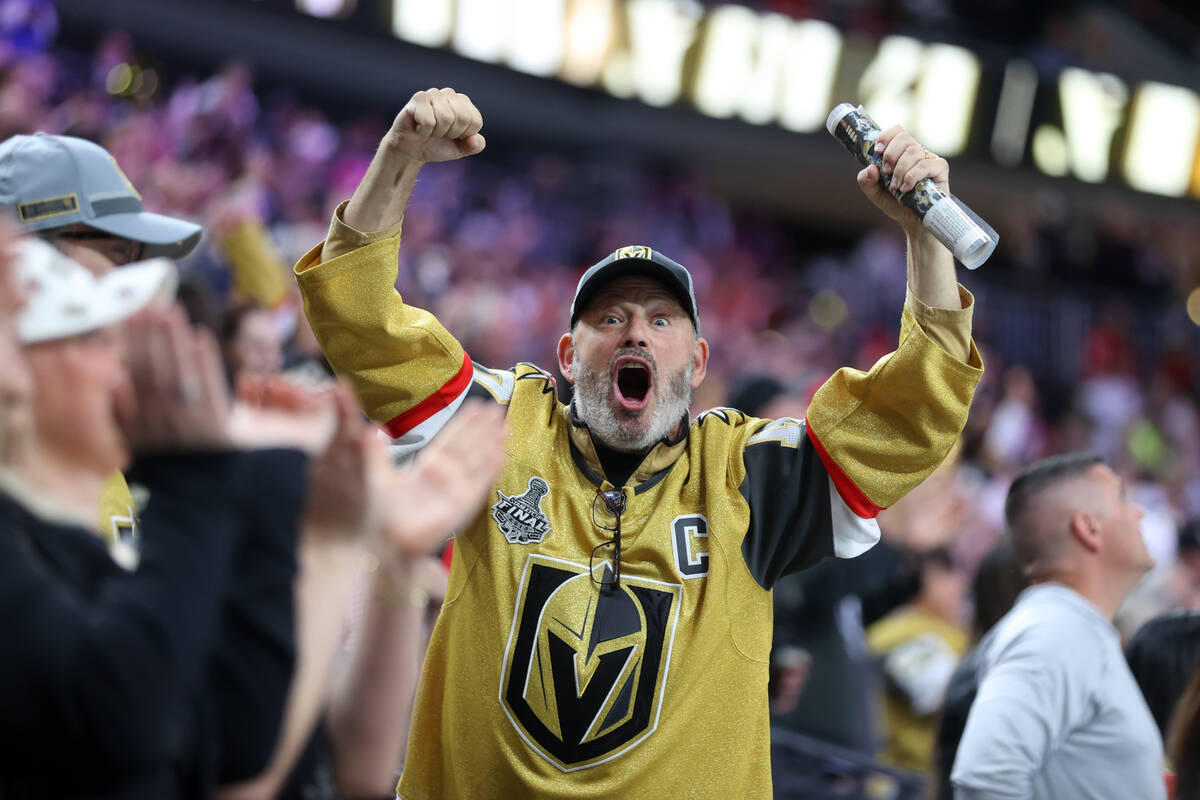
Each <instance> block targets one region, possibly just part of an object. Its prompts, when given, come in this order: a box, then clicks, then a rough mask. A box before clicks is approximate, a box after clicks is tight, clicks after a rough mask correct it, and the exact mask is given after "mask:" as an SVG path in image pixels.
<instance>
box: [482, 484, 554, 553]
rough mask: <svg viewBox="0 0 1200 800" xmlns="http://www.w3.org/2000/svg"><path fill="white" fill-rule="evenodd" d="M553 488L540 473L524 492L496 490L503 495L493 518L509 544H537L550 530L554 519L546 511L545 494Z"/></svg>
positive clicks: (493, 512)
mask: <svg viewBox="0 0 1200 800" xmlns="http://www.w3.org/2000/svg"><path fill="white" fill-rule="evenodd" d="M549 491H550V484H548V483H546V482H545V481H544V480H542V479H541V478H539V477H537V476H536V475H535V476H533V477H532V478H530V479H529V485H528V487H527V488H526V489H525V493H524V494H519V495H515V496H512V497H510V496H509V495H506V494H505V493H504V492H502V491H500V490H499V489H497V490H496V495H497V496H498V497H499V499H498V500H496V504H495V505H494V506H492V518H493V519H495V520H496V524H497V525H499V526H500V532H501V533H503V534H504V538H505V539H507V540H508V543H509V544H536V543H538V542H540V541H542V539H545V538H546V534H548V533H550V520H549V519H548V518H547V517H546V515H545V514H544V513H543V512H542V498H543V497H545V496H546V495H547V493H549Z"/></svg>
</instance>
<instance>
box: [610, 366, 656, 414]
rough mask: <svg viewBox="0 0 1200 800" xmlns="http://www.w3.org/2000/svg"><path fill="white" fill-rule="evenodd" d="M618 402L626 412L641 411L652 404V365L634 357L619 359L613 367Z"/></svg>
mask: <svg viewBox="0 0 1200 800" xmlns="http://www.w3.org/2000/svg"><path fill="white" fill-rule="evenodd" d="M613 373H614V375H615V380H614V381H613V384H614V388H615V390H616V395H617V402H618V403H620V404H621V408H623V409H625V410H626V411H641V410H643V409H644V408H645V407H646V406H647V405H648V404H649V402H650V388H651V386H652V384H653V375H654V373H653V371H652V370H651V369H650V365H649V364H648V363H646V362H645V361H643V360H642V359H640V358H636V357H634V356H623V357H622V358H619V359H617V363H616V364H615V365H614V367H613Z"/></svg>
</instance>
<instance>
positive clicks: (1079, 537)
mask: <svg viewBox="0 0 1200 800" xmlns="http://www.w3.org/2000/svg"><path fill="white" fill-rule="evenodd" d="M1071 536H1073V537H1074V538H1075V541H1077V542H1079V543H1080V544H1081V545H1083V547H1084V548H1085V549H1086V550H1087V551H1088V552H1091V553H1095V552H1097V551H1099V550H1100V545H1101V538H1100V520H1099V519H1098V518H1097V517H1096V515H1095V514H1093V513H1092V512H1090V511H1076V512H1075V513H1074V514H1072V515H1071Z"/></svg>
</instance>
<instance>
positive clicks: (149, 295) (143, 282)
mask: <svg viewBox="0 0 1200 800" xmlns="http://www.w3.org/2000/svg"><path fill="white" fill-rule="evenodd" d="M98 284H99V285H98V289H99V293H100V294H101V295H103V296H104V298H105V304H104V308H105V309H106V310H105V312H104V320H103V321H104V324H107V325H111V324H113V323H116V322H120V321H121V320H123V319H126V318H127V317H131V316H133V315H134V314H136V313H137V312H139V311H141V310H142V309H143V308H148V307H150V306H154V307H158V308H165V307H166V306H168V305H170V303H171V301H172V300H174V299H175V291H176V289H177V288H178V287H179V273H178V272H177V271H176V269H175V265H174V264H173V263H171V262H170V261H169V260H167V259H165V258H153V259H150V260H149V261H138V262H137V263H134V264H128V265H126V266H124V267H119V268H117V269H115V270H113V271H112V272H109V273H107V274H106V275H105V276H104V277H103V278H101V279H100V280H99V282H98Z"/></svg>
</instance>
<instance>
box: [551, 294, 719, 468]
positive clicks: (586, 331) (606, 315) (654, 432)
mask: <svg viewBox="0 0 1200 800" xmlns="http://www.w3.org/2000/svg"><path fill="white" fill-rule="evenodd" d="M558 354H559V368H560V369H561V370H562V373H563V375H564V376H566V378H567V380H569V381H570V382H571V383H572V384H574V386H575V410H576V413H578V414H579V418H580V419H582V420H583V421H584V422H586V423H587V425H588V427H589V428H590V429H591V431H592V433H593V434H594V435H596V437H597V438H599V439H600V441H602V442H603V443H604V444H606V445H608V446H609V447H611V448H613V449H616V450H620V451H624V452H639V451H645V450H648V449H649V448H651V447H653V446H654V444H655V443H656V442H657V441H658V440H659V439H662V438H663V437H666V436H669V435H671V434H672V433H674V432H675V430H676V428H677V426H678V424H679V421H680V419H681V418H682V417H683V416H684V414H686V413H687V410H688V407H689V406H690V404H691V398H692V390H693V389H695V388H696V387H697V386H699V385H700V382H701V381H703V380H704V373H705V370H706V367H707V363H708V343H707V342H706V341H704V339H702V338H700V337H698V336H696V332H695V329H694V328H693V327H692V321H691V318H690V317H689V316H688V314H687V312H686V311H685V310H684V308H683V306H682V305H680V303H679V301H678V300H677V299H676V298H675V296H674V295H672V294H671V293H670V292H669V291H668V290H667V289H666V287H665V286H663V284H661V283H659V282H658V281H656V280H654V279H652V278H646V277H642V276H627V277H624V278H618V279H617V280H614V281H612V282H611V283H609V284H608V285H606V286H604V287H603V288H602V289H601V290H600V291H599V292H598V293H597V294H596V295H595V296H594V297H593V298H592V299H591V302H589V303H588V305H587V307H586V308H585V309H584V310H583V313H582V314H580V316H579V322H578V323H577V324H576V326H575V330H574V332H573V333H571V334H566V335H564V336H563V338H562V339H561V340H560V341H559V347H558Z"/></svg>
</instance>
